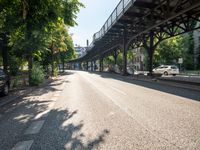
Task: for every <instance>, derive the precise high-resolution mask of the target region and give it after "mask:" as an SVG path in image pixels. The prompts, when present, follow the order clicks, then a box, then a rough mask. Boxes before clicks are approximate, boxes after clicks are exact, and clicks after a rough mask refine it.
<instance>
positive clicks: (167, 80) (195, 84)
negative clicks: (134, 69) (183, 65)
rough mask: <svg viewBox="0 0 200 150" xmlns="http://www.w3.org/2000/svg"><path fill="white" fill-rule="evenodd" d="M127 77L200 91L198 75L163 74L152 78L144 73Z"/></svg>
mask: <svg viewBox="0 0 200 150" xmlns="http://www.w3.org/2000/svg"><path fill="white" fill-rule="evenodd" d="M128 78H129V79H134V80H141V81H147V82H156V83H160V84H165V85H170V86H175V87H180V88H184V89H189V90H196V91H200V77H187V76H175V77H174V76H164V77H155V78H152V77H149V76H145V75H134V76H128Z"/></svg>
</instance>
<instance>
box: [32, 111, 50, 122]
mask: <svg viewBox="0 0 200 150" xmlns="http://www.w3.org/2000/svg"><path fill="white" fill-rule="evenodd" d="M49 112H50V110H46V111H44V112H41V113H39V114H37V116H35V118H34V119H35V120H37V119H40V118H42V117H45V118H46V117H47V116H48V115H49Z"/></svg>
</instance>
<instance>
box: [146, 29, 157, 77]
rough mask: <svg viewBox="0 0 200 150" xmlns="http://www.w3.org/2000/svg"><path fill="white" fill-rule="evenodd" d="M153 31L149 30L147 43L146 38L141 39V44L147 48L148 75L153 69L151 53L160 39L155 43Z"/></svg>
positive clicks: (152, 53)
mask: <svg viewBox="0 0 200 150" xmlns="http://www.w3.org/2000/svg"><path fill="white" fill-rule="evenodd" d="M154 36H155V35H154V31H150V32H149V44H147V40H146V39H145V38H144V39H143V45H144V48H145V49H146V50H147V53H148V71H149V75H150V76H151V75H152V72H153V71H152V70H153V55H154V51H155V49H156V46H157V45H158V43H159V42H160V41H158V42H157V43H154V42H155V41H154Z"/></svg>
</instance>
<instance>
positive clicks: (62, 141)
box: [26, 109, 109, 150]
mask: <svg viewBox="0 0 200 150" xmlns="http://www.w3.org/2000/svg"><path fill="white" fill-rule="evenodd" d="M74 115H78V111H77V110H75V111H72V112H70V111H69V110H68V109H65V110H59V109H54V110H52V111H51V112H50V114H49V116H48V119H47V120H46V122H45V124H44V126H43V130H42V131H41V132H40V134H39V135H38V136H35V137H34V139H35V140H34V144H33V146H32V150H38V149H48V150H54V149H59V150H65V149H67V150H68V149H69V150H92V149H96V148H98V147H99V146H100V145H101V144H103V143H104V142H105V139H106V135H108V134H109V131H108V130H107V129H105V130H103V131H102V132H101V133H99V134H98V135H97V136H96V137H95V138H92V139H90V140H87V141H86V136H85V134H84V133H83V132H82V129H83V127H84V121H83V120H81V121H80V122H78V123H73V121H70V119H71V118H72V117H73V116H74ZM92 130H95V129H92ZM30 137H31V136H29V137H26V138H27V139H30Z"/></svg>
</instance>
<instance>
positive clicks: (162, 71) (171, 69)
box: [153, 65, 179, 76]
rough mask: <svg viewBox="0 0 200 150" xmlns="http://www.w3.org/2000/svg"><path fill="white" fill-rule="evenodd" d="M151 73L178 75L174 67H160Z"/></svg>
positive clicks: (177, 70) (176, 68)
mask: <svg viewBox="0 0 200 150" xmlns="http://www.w3.org/2000/svg"><path fill="white" fill-rule="evenodd" d="M153 73H155V74H163V75H166V76H167V75H173V76H175V75H177V74H179V69H178V67H177V66H175V65H161V66H159V67H157V68H155V69H153Z"/></svg>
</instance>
